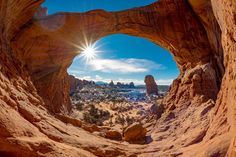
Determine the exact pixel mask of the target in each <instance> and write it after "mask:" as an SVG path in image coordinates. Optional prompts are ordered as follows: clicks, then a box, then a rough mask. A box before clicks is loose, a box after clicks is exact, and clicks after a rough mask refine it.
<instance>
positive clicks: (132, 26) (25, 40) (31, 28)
mask: <svg viewBox="0 0 236 157" xmlns="http://www.w3.org/2000/svg"><path fill="white" fill-rule="evenodd" d="M195 16H196V15H195V13H194V12H193V10H192V9H191V8H189V4H188V2H186V1H184V0H181V1H160V2H156V3H154V4H151V5H149V6H146V7H141V8H135V9H130V10H127V11H120V12H105V11H103V10H96V11H90V12H87V13H58V14H55V15H51V16H41V17H39V18H38V19H34V20H33V21H31V23H29V24H28V25H27V26H25V29H24V31H23V32H21V33H20V34H18V35H17V36H16V37H15V38H14V42H13V46H14V47H15V48H14V49H15V50H16V51H18V50H19V53H18V54H22V52H23V54H24V56H22V57H23V58H22V60H24V61H25V63H26V66H27V67H28V69H29V71H30V73H31V74H32V75H33V80H34V81H35V84H36V88H38V91H39V93H40V95H41V96H42V97H43V98H45V101H46V103H47V104H50V105H49V109H50V110H51V111H53V112H60V109H63V107H64V108H65V110H70V103H69V99H68V94H67V91H68V84H67V83H66V75H67V74H66V69H67V68H68V66H69V65H70V64H71V62H72V60H73V58H74V57H75V56H76V55H77V54H78V52H79V49H78V46H76V45H80V44H81V43H84V42H85V38H87V39H88V40H90V41H91V42H93V41H95V40H97V39H99V38H101V37H103V36H106V35H109V34H115V33H123V34H129V35H134V36H139V37H143V38H146V39H148V40H150V41H152V42H154V43H156V44H158V45H160V46H162V47H164V48H166V49H167V50H169V51H170V52H171V53H172V54H173V56H174V59H175V60H176V62H177V65H178V67H179V69H180V71H181V75H180V80H181V79H182V77H183V75H184V72H185V71H188V70H190V69H193V68H194V67H196V66H201V65H204V64H207V63H209V64H208V66H206V67H205V70H206V71H204V73H207V72H208V73H212V77H214V78H204V79H206V80H203V81H202V82H204V81H206V82H212V87H211V88H210V89H200V88H202V87H194V88H198V89H196V90H195V89H194V88H193V90H195V91H192V92H193V94H194V95H195V94H197V93H198V94H200V95H206V96H207V97H209V98H213V99H215V98H216V95H217V91H218V88H219V86H220V77H218V76H217V75H219V76H222V73H223V72H222V71H220V69H219V68H218V67H217V66H215V65H216V64H215V63H216V62H217V60H216V58H215V56H216V57H218V58H219V57H220V56H218V54H217V53H216V52H215V51H216V50H214V49H212V48H211V46H210V44H209V40H208V37H207V33H206V30H205V29H204V27H203V25H202V24H201V22H199V20H198V19H196V18H195ZM26 47H27V48H26ZM18 56H19V57H21V55H18ZM221 66H222V65H221ZM201 69H202V68H201V67H198V68H197V69H196V70H198V73H199V74H196V75H202V74H200V73H201ZM199 70H200V71H199ZM195 73H196V72H195V71H192V72H191V74H190V75H192V76H193V74H195ZM192 76H188V77H192ZM199 77H202V76H199ZM217 78H219V79H217ZM186 79H187V80H185V81H187V82H188V80H190V83H188V84H191V78H186ZM63 81H64V83H63V84H62V83H61V82H63ZM195 86H197V85H195ZM202 86H204V85H202ZM189 88H190V87H189ZM204 88H206V86H204ZM185 89H187V88H185ZM197 90H198V91H197ZM61 91H64V93H63V94H62V93H61ZM172 94H175V93H172ZM182 94H183V93H182ZM186 94H187V95H189V94H188V93H186ZM189 97H190V96H189ZM47 101H48V102H47ZM61 102H62V103H61ZM57 109H59V110H57Z"/></svg>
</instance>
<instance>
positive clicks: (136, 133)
mask: <svg viewBox="0 0 236 157" xmlns="http://www.w3.org/2000/svg"><path fill="white" fill-rule="evenodd" d="M146 133H147V129H146V128H144V127H143V126H142V125H141V124H139V123H134V124H132V125H130V126H128V127H127V128H126V129H125V130H124V138H123V139H124V140H125V141H127V142H129V143H138V144H140V143H145V136H146Z"/></svg>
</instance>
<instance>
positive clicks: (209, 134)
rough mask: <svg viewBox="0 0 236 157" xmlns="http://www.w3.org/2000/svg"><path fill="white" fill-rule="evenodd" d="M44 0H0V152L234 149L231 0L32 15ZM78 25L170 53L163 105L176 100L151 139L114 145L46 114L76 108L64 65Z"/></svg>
mask: <svg viewBox="0 0 236 157" xmlns="http://www.w3.org/2000/svg"><path fill="white" fill-rule="evenodd" d="M42 2H43V0H37V1H32V0H19V1H16V0H0V12H1V14H0V17H1V18H0V28H1V29H0V45H1V49H0V61H1V62H0V69H1V70H0V139H1V140H0V141H1V142H0V156H16V155H18V156H26V157H27V156H131V155H133V156H134V154H139V156H171V155H172V156H174V155H182V156H204V157H205V156H225V155H226V154H227V155H228V156H235V154H236V153H235V145H236V144H235V132H236V125H235V124H236V123H235V119H236V118H235V115H236V114H235V111H236V110H235V101H236V100H235V99H236V90H235V89H236V81H235V80H236V79H235V76H236V74H235V67H236V62H235V60H236V55H235V54H236V53H235V51H236V50H235V47H236V46H235V45H236V35H235V34H236V30H235V29H236V26H235V25H236V22H235V21H236V20H235V17H236V16H235V8H236V2H235V0H214V1H213V0H212V1H210V0H188V1H187V0H159V1H158V2H155V3H153V4H151V5H149V6H145V7H140V8H136V9H130V10H126V11H121V12H113V13H109V12H105V11H101V10H97V11H91V12H87V13H59V14H56V15H51V16H46V17H40V18H36V19H33V18H32V17H33V16H34V14H35V13H36V12H37V10H38V8H39V6H40V4H41V3H42ZM213 12H214V14H213ZM82 32H83V33H85V34H86V36H87V37H88V38H89V39H90V38H91V37H94V38H93V39H94V40H97V39H99V38H101V37H103V36H106V35H109V34H114V33H124V34H129V35H135V36H139V37H143V38H146V39H149V40H150V41H153V42H154V43H156V44H158V45H160V46H162V47H163V48H166V49H167V50H169V51H170V52H171V53H172V55H173V57H174V59H175V61H176V62H177V65H178V67H179V69H180V72H181V74H180V75H179V77H178V78H177V79H176V80H175V81H174V83H173V85H172V88H171V90H170V93H169V94H168V96H167V97H166V98H165V100H164V101H163V104H164V105H166V106H171V105H173V104H174V105H175V106H176V109H175V110H173V111H172V112H173V114H174V115H175V118H173V119H170V120H169V121H165V118H160V119H158V121H157V123H156V125H155V126H156V127H155V128H154V130H153V132H152V138H153V142H152V143H150V144H149V145H148V146H137V145H133V146H132V147H130V145H129V144H126V143H118V142H116V141H112V142H111V141H110V140H106V139H104V138H101V137H97V136H95V135H92V134H91V133H89V132H86V131H84V130H82V129H81V128H78V127H74V126H72V125H66V124H65V123H63V122H62V121H60V120H58V119H56V118H55V117H54V116H52V115H50V112H51V113H56V112H59V113H66V112H68V111H70V109H71V106H70V101H69V96H68V93H69V83H68V80H67V78H66V77H67V73H66V69H67V68H68V67H69V65H70V64H71V62H72V60H73V58H74V57H75V56H76V55H77V52H78V47H77V46H76V45H79V44H80V43H83V42H84V39H83V35H84V34H83V33H82ZM75 41H77V42H75ZM222 78H223V79H222ZM218 91H220V92H219V93H218ZM211 99H212V100H211ZM214 101H216V104H215V103H214ZM209 106H213V107H209ZM206 107H207V109H206ZM48 111H50V112H48ZM202 113H204V114H202ZM91 139H93V140H91Z"/></svg>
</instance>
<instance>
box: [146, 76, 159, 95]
mask: <svg viewBox="0 0 236 157" xmlns="http://www.w3.org/2000/svg"><path fill="white" fill-rule="evenodd" d="M144 82H145V84H146V90H147V91H146V94H147V95H152V94H154V95H158V88H157V84H156V81H155V79H154V77H153V76H152V75H147V76H145V79H144Z"/></svg>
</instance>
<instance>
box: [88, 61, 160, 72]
mask: <svg viewBox="0 0 236 157" xmlns="http://www.w3.org/2000/svg"><path fill="white" fill-rule="evenodd" d="M88 64H89V65H90V66H91V70H93V71H102V72H107V73H142V72H148V71H150V70H151V69H156V70H157V69H163V68H164V67H163V66H162V65H161V64H157V63H155V62H153V61H150V60H146V59H134V58H129V59H95V60H92V61H90V62H89V63H88Z"/></svg>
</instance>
